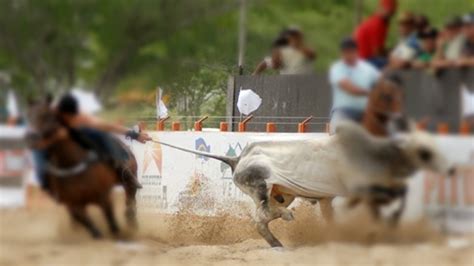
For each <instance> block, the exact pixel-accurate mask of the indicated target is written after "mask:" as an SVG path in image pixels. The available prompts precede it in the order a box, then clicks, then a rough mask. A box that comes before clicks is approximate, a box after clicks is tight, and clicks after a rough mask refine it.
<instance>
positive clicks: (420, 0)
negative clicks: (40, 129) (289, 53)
mask: <svg viewBox="0 0 474 266" xmlns="http://www.w3.org/2000/svg"><path fill="white" fill-rule="evenodd" d="M377 2H378V0H363V4H364V5H363V14H364V16H368V15H370V13H371V12H373V10H374V9H375V7H376V6H377ZM0 6H1V8H0V74H3V75H4V74H7V76H10V77H11V78H10V82H3V83H2V82H0V83H2V84H1V88H2V90H3V91H6V90H5V88H9V87H12V88H14V89H15V91H17V92H18V93H19V94H20V95H22V96H27V95H39V94H43V93H45V92H46V91H49V92H53V93H55V94H58V95H59V94H60V93H61V92H63V91H66V90H68V89H70V88H72V87H83V88H87V89H91V90H95V91H96V92H97V93H98V94H99V95H100V97H101V98H102V99H103V100H104V102H106V103H107V105H108V106H109V107H111V109H113V110H121V111H116V112H117V113H118V114H119V115H120V116H125V114H126V115H128V116H153V115H154V91H155V88H156V87H157V86H161V87H162V88H163V89H164V90H165V94H166V99H165V100H166V102H167V104H168V106H169V107H171V109H172V112H173V113H174V114H180V115H201V114H210V115H224V113H225V92H226V86H227V80H228V77H229V76H231V75H233V74H235V73H236V61H237V28H238V26H237V24H238V12H239V1H238V0H41V1H39V0H0ZM247 6H248V8H247V41H246V53H245V68H244V72H245V74H249V73H251V72H252V70H253V67H254V66H255V65H256V64H257V63H258V62H259V61H260V60H261V59H262V57H263V56H264V55H266V54H267V53H268V50H269V45H270V43H271V41H272V40H273V38H274V37H275V36H276V35H277V34H278V32H279V31H280V30H281V29H283V28H284V27H287V26H289V25H297V26H298V27H300V28H301V29H302V30H303V31H304V32H305V34H306V38H307V42H308V43H309V44H311V45H312V46H313V47H314V48H315V49H316V51H317V53H318V60H317V61H316V63H315V69H316V70H317V71H324V70H325V69H326V68H327V67H328V66H329V64H330V63H331V62H332V61H333V60H334V59H335V58H336V57H337V46H338V41H339V40H340V39H341V38H342V37H344V36H347V35H349V34H350V33H351V32H352V29H353V27H354V24H355V23H354V22H355V19H354V15H355V12H354V6H355V1H353V0H331V1H330V0H247ZM400 10H411V11H414V12H419V13H423V14H426V15H428V16H429V18H430V19H431V21H432V24H434V25H435V26H437V27H441V26H442V25H443V23H444V22H445V21H446V20H447V19H448V18H450V17H452V16H453V15H457V14H464V13H466V12H468V11H472V10H474V0H400V1H399V11H400ZM395 40H396V29H395V23H392V29H391V35H390V43H392V44H393V43H394V42H395Z"/></svg>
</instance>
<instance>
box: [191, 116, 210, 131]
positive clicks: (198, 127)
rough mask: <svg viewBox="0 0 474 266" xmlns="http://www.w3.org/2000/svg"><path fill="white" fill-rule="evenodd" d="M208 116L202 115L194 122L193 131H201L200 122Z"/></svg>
mask: <svg viewBox="0 0 474 266" xmlns="http://www.w3.org/2000/svg"><path fill="white" fill-rule="evenodd" d="M207 118H208V116H207V115H206V116H204V117H203V118H201V119H199V120H198V121H196V122H194V130H195V131H202V122H203V121H204V120H206V119H207Z"/></svg>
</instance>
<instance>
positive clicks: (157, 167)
mask: <svg viewBox="0 0 474 266" xmlns="http://www.w3.org/2000/svg"><path fill="white" fill-rule="evenodd" d="M150 134H151V136H152V137H153V138H154V139H155V140H159V141H162V142H166V143H171V144H174V145H177V146H180V147H184V148H188V149H194V150H200V151H206V152H211V153H215V154H221V155H223V154H226V155H238V154H240V152H241V151H242V149H243V148H244V147H245V146H246V145H247V144H248V143H251V142H255V141H263V140H272V141H277V140H296V139H309V138H324V137H327V134H325V133H306V134H294V133H237V132H235V133H232V132H227V133H220V132H151V133H150ZM437 142H438V143H439V147H440V149H441V150H442V151H443V152H444V153H445V154H446V155H447V157H448V158H450V159H451V160H452V161H453V162H455V163H456V165H457V174H456V176H455V177H452V178H447V177H444V176H438V175H434V174H432V173H425V172H420V173H418V174H416V176H415V177H414V178H412V179H411V180H410V186H409V196H408V203H407V209H406V213H405V215H404V219H408V220H415V219H419V218H421V217H426V216H428V217H429V219H430V220H432V221H433V222H434V223H435V224H436V225H438V226H440V227H441V228H442V229H445V230H449V231H454V232H474V137H473V136H464V137H461V136H450V135H448V136H438V137H437ZM128 143H129V145H131V148H132V150H133V152H134V154H135V155H136V157H137V160H138V165H139V168H138V176H139V180H140V182H141V183H142V185H143V189H142V190H140V192H139V194H138V204H139V210H140V211H145V212H167V213H175V212H179V211H186V212H191V213H195V214H198V215H216V214H219V213H222V212H225V213H233V214H236V215H248V214H249V213H252V212H253V209H252V208H253V203H252V202H251V200H250V198H249V197H248V196H246V195H245V194H243V193H242V192H241V191H240V190H239V189H238V188H237V187H236V186H235V185H234V183H233V181H232V178H231V177H232V175H231V171H230V168H229V167H228V166H227V165H225V164H223V163H221V162H220V161H217V160H214V159H209V158H205V157H202V156H196V155H194V154H190V153H186V152H182V151H179V150H176V149H172V148H169V147H166V146H163V145H160V144H156V143H148V144H140V143H137V142H133V143H132V142H128Z"/></svg>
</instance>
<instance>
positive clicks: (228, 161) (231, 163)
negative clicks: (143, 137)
mask: <svg viewBox="0 0 474 266" xmlns="http://www.w3.org/2000/svg"><path fill="white" fill-rule="evenodd" d="M152 142H155V143H158V144H161V145H165V146H168V147H171V148H173V149H177V150H180V151H184V152H189V153H194V154H196V155H200V156H205V157H209V158H213V159H216V160H219V161H222V162H224V163H226V164H228V165H229V166H230V168H231V169H232V171H234V169H235V166H236V165H237V163H238V162H239V158H240V157H230V156H224V155H217V154H212V153H208V152H203V151H196V150H190V149H186V148H182V147H178V146H175V145H172V144H168V143H164V142H161V141H156V140H152Z"/></svg>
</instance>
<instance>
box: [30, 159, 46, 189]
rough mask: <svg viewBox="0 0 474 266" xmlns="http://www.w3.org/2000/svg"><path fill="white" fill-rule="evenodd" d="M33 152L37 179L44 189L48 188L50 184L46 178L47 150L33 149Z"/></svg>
mask: <svg viewBox="0 0 474 266" xmlns="http://www.w3.org/2000/svg"><path fill="white" fill-rule="evenodd" d="M32 153H33V165H34V169H35V175H36V180H37V181H38V183H39V185H40V187H41V188H42V189H43V190H48V189H49V184H48V180H47V178H46V152H45V151H43V150H32Z"/></svg>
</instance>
